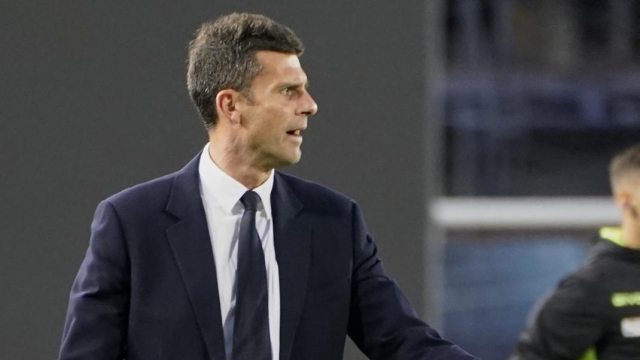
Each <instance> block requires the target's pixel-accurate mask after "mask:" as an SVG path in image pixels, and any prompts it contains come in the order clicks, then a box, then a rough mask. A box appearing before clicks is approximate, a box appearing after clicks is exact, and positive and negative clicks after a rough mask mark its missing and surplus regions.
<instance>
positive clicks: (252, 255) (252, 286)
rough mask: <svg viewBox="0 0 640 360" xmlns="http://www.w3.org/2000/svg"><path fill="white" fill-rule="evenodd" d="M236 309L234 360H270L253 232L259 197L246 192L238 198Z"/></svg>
mask: <svg viewBox="0 0 640 360" xmlns="http://www.w3.org/2000/svg"><path fill="white" fill-rule="evenodd" d="M240 201H241V202H242V205H244V209H245V210H244V214H242V220H240V232H239V234H238V235H239V239H238V263H237V264H238V267H237V270H236V308H235V324H234V329H233V357H232V358H233V360H271V340H270V338H269V296H268V292H267V270H266V267H265V260H264V252H263V251H262V244H261V242H260V237H259V236H258V232H257V231H256V209H257V208H258V203H259V202H260V196H259V195H258V194H256V193H255V192H253V191H251V190H249V191H247V192H246V193H244V195H243V196H242V198H241V199H240Z"/></svg>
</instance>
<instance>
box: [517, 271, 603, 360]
mask: <svg viewBox="0 0 640 360" xmlns="http://www.w3.org/2000/svg"><path fill="white" fill-rule="evenodd" d="M597 293H598V290H597V289H595V288H594V287H593V286H591V285H590V284H589V283H587V282H586V281H585V280H582V279H580V278H578V277H575V276H572V277H569V278H567V279H565V280H564V281H562V282H561V283H560V284H559V285H558V287H557V288H556V289H555V291H554V292H553V293H552V294H551V295H550V296H548V297H547V298H546V299H544V300H543V301H542V303H541V304H540V305H539V306H538V307H537V308H536V310H534V312H533V314H532V316H531V318H530V320H529V323H528V324H527V327H526V328H525V331H524V332H523V333H522V335H521V336H520V340H519V341H518V344H517V346H516V350H515V351H514V353H513V354H512V355H511V357H510V358H509V359H510V360H538V359H545V360H560V359H566V360H575V359H578V358H580V357H581V356H582V355H583V354H584V353H585V351H586V350H587V349H588V348H589V347H591V346H593V345H594V344H595V343H596V342H597V341H598V338H599V337H600V336H601V334H602V331H603V324H602V320H601V316H600V314H599V311H598V307H599V301H598V296H597Z"/></svg>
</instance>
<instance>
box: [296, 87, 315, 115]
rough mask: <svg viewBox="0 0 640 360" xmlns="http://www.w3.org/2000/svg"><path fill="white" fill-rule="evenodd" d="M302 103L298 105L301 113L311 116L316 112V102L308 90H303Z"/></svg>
mask: <svg viewBox="0 0 640 360" xmlns="http://www.w3.org/2000/svg"><path fill="white" fill-rule="evenodd" d="M301 100H302V104H301V105H300V108H299V109H300V111H299V113H300V114H301V115H306V116H312V115H315V113H317V112H318V104H316V102H315V101H314V100H313V98H312V97H311V94H309V92H308V91H305V92H304V96H303V97H302V99H301Z"/></svg>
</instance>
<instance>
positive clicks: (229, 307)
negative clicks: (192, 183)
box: [198, 144, 280, 360]
mask: <svg viewBox="0 0 640 360" xmlns="http://www.w3.org/2000/svg"><path fill="white" fill-rule="evenodd" d="M198 170H199V173H200V195H201V197H202V203H203V204H204V210H205V214H206V216H207V225H208V228H209V235H210V237H211V246H212V248H213V258H214V260H215V264H216V275H217V280H218V294H219V297H220V312H221V315H222V326H223V330H224V342H225V352H226V357H227V359H228V360H230V359H231V352H232V349H233V325H234V320H235V306H236V264H237V259H238V230H239V228H240V219H241V218H242V214H243V212H244V206H243V205H242V203H241V202H240V198H241V197H242V195H244V193H245V192H246V191H247V190H248V189H247V188H246V187H245V186H244V185H242V184H241V183H239V182H238V181H236V180H235V179H234V178H232V177H231V176H229V175H228V174H227V173H225V172H224V171H222V170H221V169H220V168H219V167H218V166H217V165H216V164H215V163H214V162H213V160H211V157H210V156H209V144H207V145H206V146H205V147H204V150H203V151H202V156H201V157H200V165H199V169H198ZM271 189H273V170H272V171H271V174H270V175H269V178H268V179H267V180H266V181H265V182H264V183H263V184H262V185H260V186H258V187H257V188H255V189H253V191H255V192H256V193H258V195H259V196H260V200H261V203H260V204H259V205H258V210H257V212H256V229H257V230H258V235H259V236H260V241H261V242H262V249H263V250H264V257H265V262H266V267H267V288H268V296H269V334H270V338H271V350H272V359H274V360H277V359H279V358H280V280H279V277H278V263H277V262H276V252H275V248H274V243H273V220H272V217H271Z"/></svg>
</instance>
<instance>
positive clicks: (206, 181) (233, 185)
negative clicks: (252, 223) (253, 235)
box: [198, 143, 274, 219]
mask: <svg viewBox="0 0 640 360" xmlns="http://www.w3.org/2000/svg"><path fill="white" fill-rule="evenodd" d="M198 171H199V173H200V184H201V185H200V186H201V191H202V196H204V197H205V199H207V200H208V199H212V200H213V201H215V202H216V203H218V205H219V206H220V207H221V208H222V210H223V211H224V212H225V213H228V214H231V213H233V210H234V207H236V206H238V209H242V208H243V207H242V204H240V198H241V197H242V195H244V193H245V192H246V191H247V190H249V189H247V188H246V187H245V186H244V185H242V184H241V183H240V182H238V181H237V180H236V179H234V178H232V177H231V176H229V174H227V173H225V172H224V171H223V170H222V169H220V168H219V167H218V165H216V163H214V162H213V160H211V156H209V143H207V145H205V147H204V149H203V150H202V154H201V155H200V164H199V167H198ZM273 174H274V171H273V170H271V173H270V174H269V177H268V178H267V180H266V181H265V182H263V183H262V184H261V185H260V186H258V187H257V188H255V189H253V191H255V192H256V193H258V195H259V196H260V200H261V204H262V205H258V210H264V212H265V215H266V217H267V219H271V190H272V189H273Z"/></svg>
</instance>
